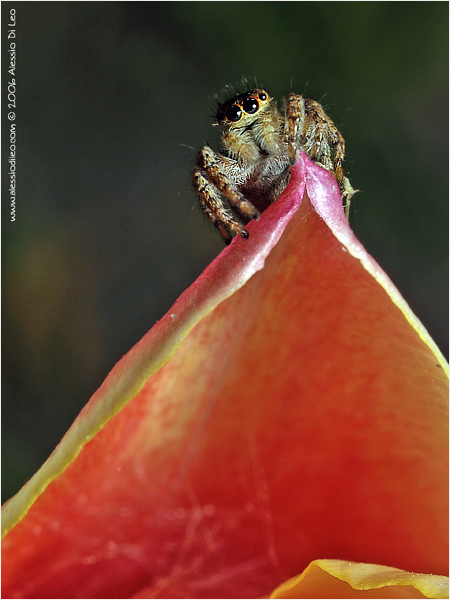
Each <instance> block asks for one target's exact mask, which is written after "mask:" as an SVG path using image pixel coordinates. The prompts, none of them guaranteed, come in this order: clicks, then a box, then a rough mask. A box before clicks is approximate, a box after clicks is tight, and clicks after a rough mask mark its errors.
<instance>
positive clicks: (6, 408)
mask: <svg viewBox="0 0 450 600" xmlns="http://www.w3.org/2000/svg"><path fill="white" fill-rule="evenodd" d="M11 7H13V8H15V9H16V13H17V25H16V32H17V37H16V40H15V41H16V44H17V51H18V54H17V72H16V80H17V97H18V107H17V148H18V179H17V181H18V183H17V194H18V196H17V207H16V222H15V223H10V220H9V201H8V195H7V193H5V192H6V190H5V187H4V188H3V189H4V194H3V207H2V233H3V236H2V240H3V253H2V256H3V328H2V331H3V354H2V357H3V475H4V485H3V492H4V497H5V498H7V497H9V496H10V495H11V494H12V493H14V492H15V491H16V490H17V489H18V488H19V487H20V486H21V485H22V484H23V483H24V482H25V480H26V479H27V478H28V477H29V476H30V475H32V473H33V472H34V471H35V470H36V469H37V468H38V467H39V466H40V464H41V463H42V462H43V460H44V459H45V458H46V457H47V456H48V455H49V453H50V452H51V451H52V450H53V448H54V447H55V445H56V444H57V443H58V441H59V440H60V438H61V437H62V435H63V434H64V432H65V431H66V429H67V428H68V427H69V425H70V424H71V422H72V421H73V419H74V418H75V416H76V415H77V413H78V412H79V410H80V409H81V407H82V406H83V405H84V404H85V403H86V401H87V400H88V399H89V397H90V396H91V394H92V393H93V392H94V391H95V390H96V389H97V387H98V386H99V385H100V384H101V382H102V381H103V379H104V378H105V376H106V375H107V373H108V372H109V371H110V369H111V368H112V367H113V365H114V364H115V362H116V361H117V360H119V359H120V358H121V356H122V355H123V354H125V353H126V352H127V351H128V350H129V349H130V347H131V346H132V345H133V344H134V343H135V342H137V341H138V340H139V339H140V338H141V337H142V335H143V334H144V333H146V332H147V331H148V329H150V327H151V326H152V325H153V324H154V323H155V321H156V320H157V319H158V318H160V317H161V316H162V315H163V314H164V313H165V312H166V311H167V310H168V309H169V308H170V306H171V304H172V303H173V302H174V301H175V299H176V298H177V297H178V295H179V294H180V293H181V292H182V291H183V290H184V289H185V288H186V287H187V286H188V285H189V284H190V283H191V282H193V281H194V280H195V278H196V277H197V276H198V275H199V274H200V273H201V272H202V270H203V269H204V267H205V266H206V265H207V264H208V263H209V262H210V261H211V260H212V259H213V258H214V257H215V256H216V255H217V254H218V253H219V252H220V250H221V249H222V242H221V240H220V238H219V236H218V235H217V234H216V232H215V231H214V229H213V228H212V227H211V226H210V225H209V224H207V223H205V220H204V218H203V216H202V214H201V213H200V211H199V209H198V207H197V205H196V197H195V194H194V192H193V190H192V189H191V187H190V173H191V170H192V166H193V162H194V159H195V155H196V150H197V149H198V148H199V147H200V146H201V145H203V144H204V143H205V141H208V142H209V143H211V144H213V145H214V144H216V143H217V137H216V135H217V134H216V132H215V130H213V128H212V127H211V120H210V115H211V114H212V113H213V112H214V106H215V104H214V96H215V95H216V94H219V95H220V93H221V90H223V88H224V87H225V86H226V85H228V84H232V85H236V84H237V87H238V88H239V85H238V84H239V81H240V80H241V78H242V77H243V76H244V77H247V78H249V80H250V85H251V86H253V84H254V81H255V78H256V80H257V82H258V83H259V84H261V85H263V86H265V87H266V89H267V90H268V91H269V93H270V94H272V95H274V96H275V97H277V98H279V99H281V97H282V95H283V94H284V93H286V92H289V91H291V90H293V91H296V92H299V93H302V94H305V95H306V96H307V97H310V98H314V99H317V100H319V101H321V102H322V103H323V104H324V105H325V107H326V108H327V110H328V112H329V114H330V115H331V117H332V118H333V119H334V120H335V122H336V124H337V125H338V127H339V128H340V130H341V132H342V133H343V135H344V137H345V139H346V143H347V161H346V171H347V172H348V173H349V175H350V179H351V182H352V184H353V186H354V187H355V188H358V189H360V190H361V192H360V193H359V194H357V195H356V196H355V197H354V202H353V208H352V216H351V223H352V227H353V229H354V230H355V232H356V234H357V236H358V237H359V238H360V239H361V240H362V242H363V243H364V244H365V246H366V248H367V249H368V251H369V252H370V253H371V254H372V255H373V256H374V257H375V258H376V259H377V261H378V262H379V263H380V265H381V266H382V267H383V268H384V269H385V270H386V271H387V273H388V274H389V275H390V277H391V278H392V279H393V281H394V282H395V283H396V284H397V286H398V287H399V289H400V291H401V292H402V293H403V295H404V296H405V298H406V299H407V301H408V302H409V303H410V305H411V307H412V308H413V310H414V311H415V312H416V314H417V315H418V316H419V318H420V319H421V320H422V321H423V323H424V324H425V326H426V327H427V328H428V329H429V331H430V333H431V334H432V336H433V337H434V338H435V340H436V341H437V343H438V345H439V346H440V347H441V349H442V350H443V352H444V353H447V331H448V318H447V293H448V268H447V264H448V250H447V234H448V172H447V166H448V144H447V138H448V61H447V55H448V3H447V2H343V3H341V2H286V3H285V2H148V3H147V2H139V3H133V2H18V3H10V2H3V3H2V7H1V8H2V44H3V64H2V75H3V79H2V80H3V88H2V102H3V121H2V123H3V163H2V167H3V173H4V177H6V175H7V170H8V169H7V167H8V165H7V163H6V160H7V141H8V140H7V133H8V131H9V123H8V121H7V120H6V112H7V111H6V109H5V100H6V82H7V77H8V74H7V65H6V61H7V59H8V54H7V52H5V44H7V40H6V33H5V29H6V23H7V17H8V14H9V9H10V8H11ZM6 49H7V46H6ZM241 87H244V88H245V87H246V86H245V85H244V86H241ZM220 97H221V98H222V99H223V96H221V95H220ZM5 144H6V147H5ZM5 184H6V179H5V180H4V181H3V186H5ZM374 327H376V323H374ZM318 368H320V365H318Z"/></svg>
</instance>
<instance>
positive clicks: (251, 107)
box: [242, 98, 259, 115]
mask: <svg viewBox="0 0 450 600" xmlns="http://www.w3.org/2000/svg"><path fill="white" fill-rule="evenodd" d="M242 108H243V109H244V110H245V112H246V113H247V114H249V115H252V114H253V113H255V112H256V111H257V110H258V108H259V104H258V102H257V100H255V99H254V98H246V99H245V100H244V102H243V103H242Z"/></svg>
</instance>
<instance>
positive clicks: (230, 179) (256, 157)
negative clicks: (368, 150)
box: [192, 89, 354, 243]
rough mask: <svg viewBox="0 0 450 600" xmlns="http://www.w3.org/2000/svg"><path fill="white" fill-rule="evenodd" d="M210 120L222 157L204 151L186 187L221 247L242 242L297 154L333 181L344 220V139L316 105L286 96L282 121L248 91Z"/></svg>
mask: <svg viewBox="0 0 450 600" xmlns="http://www.w3.org/2000/svg"><path fill="white" fill-rule="evenodd" d="M216 120H217V123H216V125H218V126H219V129H220V132H221V134H222V141H223V146H224V151H225V152H224V154H219V153H216V152H214V151H213V150H212V149H211V148H210V147H209V146H204V147H203V148H202V149H201V150H200V152H199V153H198V155H197V160H196V167H195V169H194V173H193V177H192V182H193V185H194V188H195V189H196V191H197V193H198V195H199V198H200V206H201V208H202V210H203V212H204V213H205V215H206V216H207V217H208V219H210V220H211V221H212V222H213V223H214V225H215V226H216V227H217V229H218V230H219V232H220V235H221V236H222V238H223V239H224V241H225V242H226V243H230V242H231V240H232V239H233V237H234V235H236V234H240V235H242V236H243V237H244V238H248V235H249V234H248V231H246V229H245V228H244V226H245V224H247V223H248V222H249V221H251V220H252V219H258V217H259V215H260V212H262V211H264V210H265V209H266V208H267V207H268V206H269V205H270V204H272V202H275V200H276V199H277V198H278V197H279V196H280V194H281V193H282V192H283V190H284V189H285V187H286V186H287V184H288V183H289V178H290V167H291V165H293V164H295V157H296V153H297V150H302V151H303V152H305V153H306V154H307V155H308V156H310V157H311V158H312V159H313V160H314V161H316V162H317V163H318V164H319V165H321V166H322V167H324V168H325V169H327V170H328V171H330V172H331V173H332V174H333V175H334V177H335V178H336V181H337V182H338V184H339V188H340V190H341V196H342V200H343V203H344V206H345V214H346V216H347V219H348V213H349V208H350V198H351V197H352V195H353V194H354V190H353V188H352V186H351V185H350V182H349V180H348V179H347V177H345V176H344V171H343V169H342V162H343V160H344V153H345V142H344V138H343V137H342V135H341V134H340V133H339V131H338V130H337V128H336V126H335V124H334V123H333V121H332V120H331V119H330V117H328V116H327V114H326V113H325V111H324V110H323V108H322V106H321V105H320V104H319V103H318V102H316V101H315V100H307V99H305V98H303V97H302V96H300V95H299V94H293V93H291V94H288V95H287V96H285V98H284V115H283V114H282V113H281V112H280V110H279V109H278V108H277V105H276V103H275V100H274V99H273V98H272V97H271V96H269V94H268V93H267V92H266V91H265V90H263V89H254V90H250V91H248V92H244V93H243V94H239V95H237V96H235V97H233V98H231V100H228V101H226V102H224V103H223V104H219V106H218V109H217V114H216Z"/></svg>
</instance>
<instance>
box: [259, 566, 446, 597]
mask: <svg viewBox="0 0 450 600" xmlns="http://www.w3.org/2000/svg"><path fill="white" fill-rule="evenodd" d="M448 591H449V590H448V577H442V576H439V575H423V574H419V573H409V572H408V571H401V570H400V569H393V568H391V567H384V566H381V565H371V564H363V563H352V562H346V561H341V560H315V561H314V562H312V563H311V564H309V565H308V567H307V568H306V569H305V570H304V571H303V573H302V574H301V575H298V576H297V577H293V578H292V579H290V580H289V581H286V582H285V583H283V584H281V585H280V586H279V587H278V588H277V589H276V590H275V591H274V592H273V593H272V594H271V595H270V598H448Z"/></svg>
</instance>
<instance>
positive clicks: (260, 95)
mask: <svg viewBox="0 0 450 600" xmlns="http://www.w3.org/2000/svg"><path fill="white" fill-rule="evenodd" d="M258 98H259V99H260V100H262V101H264V100H267V94H265V93H264V92H261V93H260V94H258Z"/></svg>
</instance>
